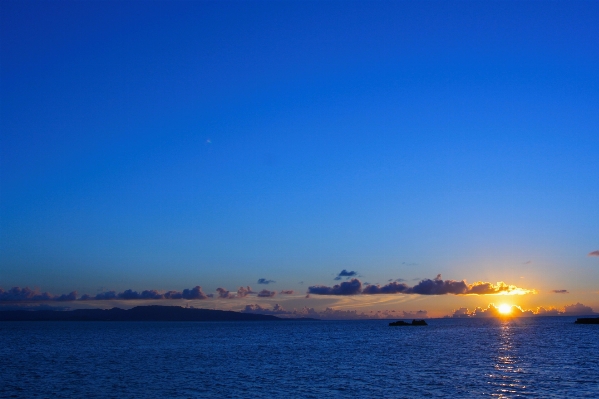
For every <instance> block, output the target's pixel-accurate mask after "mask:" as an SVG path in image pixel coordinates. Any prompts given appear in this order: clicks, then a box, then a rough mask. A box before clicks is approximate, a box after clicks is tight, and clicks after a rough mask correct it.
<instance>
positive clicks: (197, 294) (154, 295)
mask: <svg viewBox="0 0 599 399" xmlns="http://www.w3.org/2000/svg"><path fill="white" fill-rule="evenodd" d="M280 293H281V294H283V295H292V294H293V293H294V291H293V290H281V292H280ZM276 294H277V292H276V291H269V290H262V291H260V292H255V291H253V290H252V288H251V287H250V286H246V287H239V288H238V289H237V292H231V291H228V290H227V289H225V288H222V287H219V288H217V289H216V295H215V294H206V293H204V292H203V291H202V287H200V286H199V285H197V286H195V287H194V288H190V289H184V290H183V291H166V292H162V291H158V290H144V291H141V292H138V291H134V290H131V289H128V290H125V291H123V292H116V291H107V292H102V293H99V294H97V295H94V296H92V295H88V294H84V295H81V296H79V295H78V294H77V291H72V292H71V293H69V294H62V295H53V294H51V293H49V292H41V291H39V290H37V289H31V288H29V287H25V288H20V287H13V288H11V289H9V290H7V291H5V290H4V289H2V288H0V303H2V302H4V303H6V302H72V301H110V300H121V301H129V300H168V299H187V300H204V299H209V298H215V297H216V298H219V299H234V298H245V297H248V296H249V295H256V296H257V297H260V298H271V297H274V296H275V295H276Z"/></svg>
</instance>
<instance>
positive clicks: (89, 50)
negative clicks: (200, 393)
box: [0, 1, 599, 310]
mask: <svg viewBox="0 0 599 399" xmlns="http://www.w3.org/2000/svg"><path fill="white" fill-rule="evenodd" d="M0 7H1V11H2V12H1V13H0V18H1V22H2V23H1V27H0V32H1V33H0V34H1V37H0V39H1V41H0V45H1V60H0V61H1V62H0V80H1V81H0V85H1V86H0V90H1V91H0V95H1V104H0V107H1V114H0V131H1V141H0V155H1V158H0V179H1V180H0V184H1V185H0V217H1V219H0V221H1V225H0V229H1V231H0V238H1V242H0V287H3V288H4V289H7V288H9V287H13V286H20V287H25V286H29V287H39V288H40V289H41V290H42V291H50V292H52V293H55V294H59V293H66V292H70V291H72V290H77V291H78V292H79V293H89V294H92V295H95V294H96V293H98V292H101V291H105V290H116V291H122V290H125V289H129V288H131V289H135V290H143V289H158V290H182V289H184V288H190V287H193V286H195V285H201V286H202V287H203V289H204V291H206V292H214V290H216V288H218V287H226V288H228V289H230V290H236V289H237V287H239V286H246V285H248V284H249V285H252V284H253V285H254V286H255V285H256V281H257V280H258V279H259V278H266V279H272V280H274V281H276V284H274V285H273V286H275V287H276V288H277V289H279V290H281V289H293V290H294V291H296V293H301V295H300V296H298V297H297V298H295V299H294V300H295V301H296V302H294V305H297V306H300V305H301V306H303V305H302V304H303V302H307V304H308V305H310V306H315V305H314V304H315V303H318V302H317V300H318V299H314V298H309V299H308V300H306V301H303V299H302V298H303V294H304V293H305V292H306V289H307V287H308V286H312V285H319V284H322V285H327V286H329V285H332V284H334V281H333V278H334V277H335V276H336V275H337V274H338V273H339V272H340V271H341V270H342V269H347V270H352V271H354V270H355V271H357V272H359V274H360V277H359V278H360V281H361V282H363V283H365V282H369V283H373V284H374V283H379V284H385V283H386V282H387V280H388V279H397V278H403V279H406V280H408V281H410V280H414V279H416V280H418V279H424V278H431V279H432V278H434V277H435V276H436V275H437V274H439V273H441V274H442V275H443V277H444V278H449V279H455V280H462V279H466V280H468V282H474V281H479V280H480V281H490V282H493V283H495V282H497V281H505V282H506V283H508V284H514V285H517V286H521V287H524V288H528V289H535V290H537V291H538V292H539V294H537V295H536V296H534V297H533V296H532V295H529V296H526V297H527V298H529V299H526V303H527V304H530V306H533V305H535V306H541V305H542V304H545V303H547V304H548V305H552V306H563V305H565V304H567V303H574V302H577V301H579V302H583V303H585V304H587V305H590V306H594V307H595V308H596V309H597V308H599V295H598V292H597V283H598V282H599V263H598V258H597V257H593V256H587V254H588V253H590V252H592V251H595V250H598V249H599V239H598V238H599V207H598V206H597V204H599V161H598V160H599V157H598V155H597V149H598V148H599V131H598V126H599V73H597V65H599V47H598V46H597V37H599V23H597V21H599V4H598V3H597V2H591V1H586V2H578V1H567V2H566V1H562V2H553V1H551V2H541V1H531V2H511V1H491V2H483V1H460V2H433V1H430V2H429V1H427V2H383V1H381V2H336V1H326V2H291V1H285V2H274V1H272V2H267V1H262V2H254V1H248V2H160V1H156V2H93V1H90V2H29V1H3V2H2V3H1V4H0ZM300 282H304V283H303V284H300ZM554 289H567V290H568V291H569V294H568V297H566V298H564V296H561V295H560V296H559V298H557V299H555V295H550V294H547V292H549V291H551V290H554ZM313 297H314V296H313ZM530 298H532V299H530ZM254 299H255V298H254ZM458 299H460V298H457V299H456V298H453V297H452V298H451V301H456V302H455V304H454V303H451V306H454V307H459V303H458V302H457V301H458ZM395 300H397V301H408V302H409V301H418V300H421V299H419V298H414V297H410V296H408V297H403V296H400V297H398V296H396V297H393V298H392V299H390V301H395ZM426 300H427V301H428V302H426V303H425V305H426V307H427V308H429V309H431V310H433V309H437V308H441V307H442V305H440V304H439V302H443V301H447V300H448V299H447V298H445V297H444V298H443V299H439V298H432V299H428V298H427V299H426ZM463 300H464V301H466V299H463ZM477 300H478V299H477ZM356 301H357V300H356ZM467 301H471V302H472V301H475V300H474V299H467ZM480 301H483V299H480ZM484 301H486V302H485V303H487V302H488V298H487V299H484ZM469 303H470V302H469ZM472 303H474V302H472ZM477 303H478V302H477ZM481 303H483V302H481ZM219 306H220V305H219ZM222 306H225V305H222ZM226 306H228V305H226ZM236 306H241V303H239V304H238V305H236ZM344 306H345V305H344ZM348 306H349V305H348ZM373 306H374V305H373ZM397 306H399V305H397ZM406 306H408V305H406ZM444 306H450V305H444ZM399 308H401V306H400V307H399ZM399 308H398V309H399ZM443 309H445V308H443ZM404 310H407V309H404Z"/></svg>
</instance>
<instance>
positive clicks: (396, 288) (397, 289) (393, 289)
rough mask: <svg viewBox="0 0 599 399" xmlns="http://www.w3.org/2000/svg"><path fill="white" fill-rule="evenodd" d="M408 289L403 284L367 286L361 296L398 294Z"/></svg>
mask: <svg viewBox="0 0 599 399" xmlns="http://www.w3.org/2000/svg"><path fill="white" fill-rule="evenodd" d="M409 289H410V287H408V286H407V285H406V284H404V283H397V282H395V281H394V282H392V283H389V284H387V285H384V286H382V287H381V286H379V285H367V286H366V287H364V289H363V290H362V294H366V295H375V294H400V293H403V292H406V291H407V290H409Z"/></svg>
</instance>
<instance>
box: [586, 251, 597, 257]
mask: <svg viewBox="0 0 599 399" xmlns="http://www.w3.org/2000/svg"><path fill="white" fill-rule="evenodd" d="M588 256H599V251H593V252H589V255H588Z"/></svg>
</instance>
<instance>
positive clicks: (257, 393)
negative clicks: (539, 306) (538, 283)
mask: <svg viewBox="0 0 599 399" xmlns="http://www.w3.org/2000/svg"><path fill="white" fill-rule="evenodd" d="M574 320H575V318H572V317H537V318H519V319H511V320H499V319H432V320H428V323H429V325H428V326H426V327H389V326H388V323H389V320H368V321H282V322H277V321H274V322H2V323H0V359H1V369H0V397H2V398H34V397H39V398H83V397H86V398H318V399H321V398H324V397H334V398H356V397H358V398H421V397H423V398H429V397H438V398H453V397H465V398H468V397H470V398H479V397H484V396H490V397H496V398H519V397H529V398H598V397H599V325H577V324H574Z"/></svg>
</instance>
